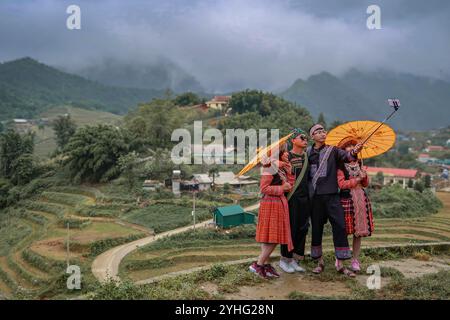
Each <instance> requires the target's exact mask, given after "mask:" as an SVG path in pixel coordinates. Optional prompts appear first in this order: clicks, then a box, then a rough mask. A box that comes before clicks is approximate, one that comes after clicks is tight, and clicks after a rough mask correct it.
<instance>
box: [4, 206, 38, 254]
mask: <svg viewBox="0 0 450 320" xmlns="http://www.w3.org/2000/svg"><path fill="white" fill-rule="evenodd" d="M0 218H1V219H0V256H4V255H6V254H8V252H9V251H10V250H11V248H12V247H13V246H15V245H16V244H18V243H19V242H20V241H21V240H22V239H23V238H24V237H26V236H27V235H28V234H30V232H31V228H30V227H28V226H26V225H24V224H21V223H19V221H18V219H17V217H15V216H14V214H12V213H11V214H8V213H7V212H0Z"/></svg>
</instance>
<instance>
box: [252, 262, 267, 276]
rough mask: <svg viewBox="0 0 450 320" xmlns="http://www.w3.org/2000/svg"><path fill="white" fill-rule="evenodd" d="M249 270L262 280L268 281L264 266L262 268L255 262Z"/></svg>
mask: <svg viewBox="0 0 450 320" xmlns="http://www.w3.org/2000/svg"><path fill="white" fill-rule="evenodd" d="M249 270H250V271H251V272H253V273H256V274H257V275H259V276H260V277H261V278H264V279H267V274H266V268H265V267H264V266H260V265H259V264H257V263H256V261H254V262H253V263H252V264H251V265H250V267H249Z"/></svg>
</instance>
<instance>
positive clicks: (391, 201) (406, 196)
mask: <svg viewBox="0 0 450 320" xmlns="http://www.w3.org/2000/svg"><path fill="white" fill-rule="evenodd" d="M370 198H371V200H372V206H373V213H374V215H375V216H377V217H383V218H403V217H420V216H425V215H429V214H432V213H436V212H437V211H438V210H439V209H440V208H441V207H442V202H441V201H440V200H439V199H438V198H437V197H436V196H435V195H434V194H433V193H432V192H431V191H430V190H425V191H423V192H418V191H416V190H410V189H403V188H402V187H401V186H400V185H393V186H388V187H384V188H382V189H381V190H380V191H372V192H370Z"/></svg>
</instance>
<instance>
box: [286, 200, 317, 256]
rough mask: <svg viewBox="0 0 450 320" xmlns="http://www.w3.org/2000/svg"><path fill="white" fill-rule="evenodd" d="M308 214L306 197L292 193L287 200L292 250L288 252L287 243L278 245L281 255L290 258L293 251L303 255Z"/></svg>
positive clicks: (309, 209) (309, 212)
mask: <svg viewBox="0 0 450 320" xmlns="http://www.w3.org/2000/svg"><path fill="white" fill-rule="evenodd" d="M310 216H311V204H310V201H309V199H308V197H307V196H306V197H299V196H296V195H295V194H294V195H293V196H292V198H291V199H290V200H289V221H290V223H291V236H292V242H293V245H294V250H293V251H291V252H289V251H288V246H287V244H282V245H280V249H281V256H282V257H285V258H292V257H293V254H294V253H296V254H298V255H300V256H304V255H305V242H306V235H307V234H308V229H309V218H310Z"/></svg>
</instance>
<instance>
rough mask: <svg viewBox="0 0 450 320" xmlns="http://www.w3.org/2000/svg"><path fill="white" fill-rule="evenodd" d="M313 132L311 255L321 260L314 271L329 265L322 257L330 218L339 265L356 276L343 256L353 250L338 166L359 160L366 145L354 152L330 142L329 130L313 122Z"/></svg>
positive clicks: (338, 266)
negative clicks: (340, 190)
mask: <svg viewBox="0 0 450 320" xmlns="http://www.w3.org/2000/svg"><path fill="white" fill-rule="evenodd" d="M309 134H310V136H311V138H312V139H313V140H314V145H313V146H312V147H309V148H308V151H307V153H308V160H309V165H310V170H309V178H308V191H309V196H310V199H311V204H312V213H311V224H312V243H311V257H312V258H313V259H318V260H319V261H318V266H317V267H316V268H315V269H314V270H313V272H314V273H321V272H322V271H323V269H324V267H325V265H324V262H323V258H322V236H323V227H324V225H325V223H326V222H327V220H329V221H330V223H331V227H332V231H333V243H334V249H335V256H336V265H335V266H336V269H337V270H338V271H339V272H341V273H344V274H346V275H348V276H355V275H354V274H353V273H352V272H351V271H349V270H348V269H346V268H345V267H344V266H343V260H346V259H350V258H351V251H350V247H349V245H348V240H347V234H346V231H345V220H344V210H343V208H342V205H341V203H340V200H339V194H338V183H337V168H338V165H339V163H341V162H351V161H355V160H357V154H358V152H359V151H361V149H362V145H360V144H358V145H356V146H355V149H353V150H352V151H350V152H346V151H344V150H342V149H339V148H336V147H333V146H328V145H326V144H325V139H326V138H327V132H326V131H325V128H324V127H323V126H322V125H321V124H316V125H314V126H312V127H311V129H310V131H309Z"/></svg>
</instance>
